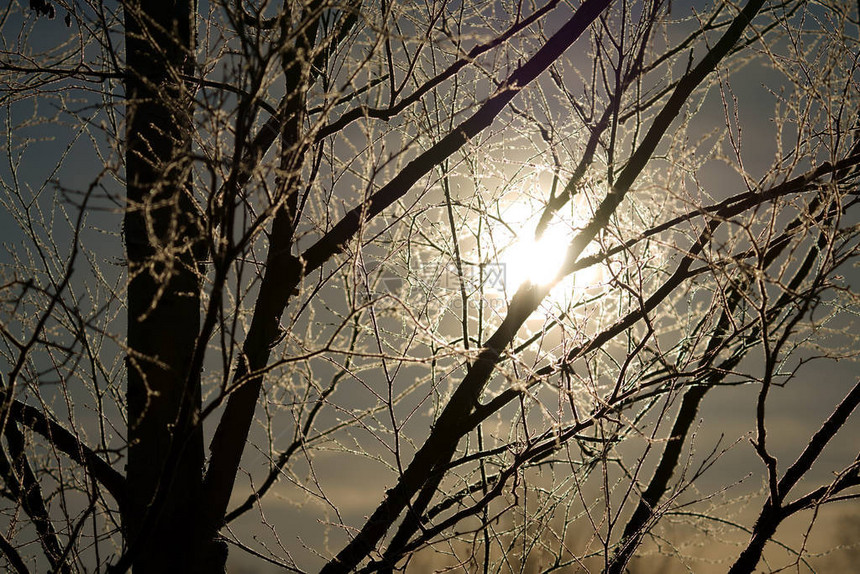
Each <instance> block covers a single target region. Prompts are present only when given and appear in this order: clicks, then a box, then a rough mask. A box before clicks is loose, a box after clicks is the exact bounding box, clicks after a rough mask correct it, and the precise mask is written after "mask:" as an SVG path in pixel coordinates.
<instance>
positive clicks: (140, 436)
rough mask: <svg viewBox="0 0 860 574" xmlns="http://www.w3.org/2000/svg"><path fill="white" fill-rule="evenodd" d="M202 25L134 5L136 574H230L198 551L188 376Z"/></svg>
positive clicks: (131, 340)
mask: <svg viewBox="0 0 860 574" xmlns="http://www.w3.org/2000/svg"><path fill="white" fill-rule="evenodd" d="M194 13H195V3H194V2H193V0H177V1H174V2H170V3H151V2H145V1H142V0H133V1H132V2H129V3H127V4H125V20H126V37H125V40H126V48H127V69H126V84H125V85H126V98H127V102H128V103H127V108H126V185H127V206H126V212H125V221H124V231H125V246H126V253H127V258H128V273H129V284H128V356H127V370H128V388H127V405H128V443H129V451H128V465H127V468H126V471H127V484H128V506H127V508H126V511H125V513H124V516H123V521H124V525H123V526H124V534H125V541H126V549H125V553H126V554H127V557H126V559H127V561H130V562H131V564H132V565H133V570H134V572H135V573H146V572H180V571H181V572H197V571H204V570H205V571H207V572H213V571H218V569H219V568H220V569H221V570H223V558H220V557H218V558H216V559H215V560H214V565H213V564H212V563H210V560H208V559H204V558H203V557H202V556H201V555H200V553H201V551H200V550H198V549H197V545H195V544H194V541H192V540H190V539H189V534H190V533H192V532H194V517H195V516H196V514H197V513H196V509H197V504H198V501H197V498H196V495H197V494H198V493H199V492H200V489H201V488H200V487H201V484H202V469H203V437H202V430H201V428H200V426H199V424H198V422H199V421H198V420H197V419H198V415H199V412H200V373H199V372H194V373H192V372H188V369H189V365H190V364H191V361H190V359H191V354H192V353H193V350H194V346H195V342H196V339H197V336H198V330H199V325H200V281H199V271H198V269H197V265H198V261H199V257H200V253H199V250H200V248H201V246H202V240H201V233H200V229H199V226H198V221H197V216H196V211H195V207H194V204H193V202H192V201H191V197H190V193H191V190H190V185H191V170H190V167H191V158H190V151H191V119H192V118H191V115H192V112H191V104H192V102H191V98H190V96H189V94H188V92H187V90H186V89H185V86H184V85H183V82H182V80H181V76H180V74H182V73H186V72H188V71H189V70H190V69H191V68H192V66H193V55H194V44H195V33H194V25H195V24H194ZM176 441H180V442H178V443H176V444H174V443H175V442H176ZM211 550H212V549H211V548H210V549H209V550H206V551H202V552H203V554H206V553H211V552H210V551H211ZM215 554H219V553H218V552H215ZM220 554H223V552H222V553H220ZM219 562H220V566H218V565H217V564H218V563H219Z"/></svg>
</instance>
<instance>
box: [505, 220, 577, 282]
mask: <svg viewBox="0 0 860 574" xmlns="http://www.w3.org/2000/svg"><path fill="white" fill-rule="evenodd" d="M569 243H570V235H569V234H567V233H565V232H564V230H563V229H561V228H559V227H558V226H556V227H554V228H552V229H548V230H547V232H545V233H544V234H543V235H542V236H541V238H540V239H535V234H534V229H533V228H532V229H530V230H529V231H527V232H525V233H521V234H520V236H518V237H516V238H515V239H514V241H513V242H512V243H511V244H510V245H509V246H508V247H507V248H506V249H505V250H504V252H503V253H502V255H501V263H502V264H503V265H504V269H505V286H506V287H507V288H508V289H509V290H510V291H514V292H515V291H516V290H517V289H519V288H520V286H521V285H522V284H523V283H525V282H527V281H530V282H531V283H533V284H535V285H547V284H549V283H551V282H552V281H553V280H554V279H555V278H556V275H557V274H558V272H559V270H560V269H561V266H562V264H563V263H564V258H565V253H566V252H567V246H568V244H569Z"/></svg>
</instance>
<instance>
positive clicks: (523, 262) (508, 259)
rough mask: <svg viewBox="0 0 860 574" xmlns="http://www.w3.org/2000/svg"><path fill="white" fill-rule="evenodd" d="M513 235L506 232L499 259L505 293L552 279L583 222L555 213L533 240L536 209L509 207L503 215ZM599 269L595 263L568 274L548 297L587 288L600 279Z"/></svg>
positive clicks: (536, 218) (564, 297) (520, 206)
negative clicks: (538, 235) (502, 270)
mask: <svg viewBox="0 0 860 574" xmlns="http://www.w3.org/2000/svg"><path fill="white" fill-rule="evenodd" d="M504 217H505V220H506V221H507V222H510V228H509V229H513V230H515V231H516V235H513V234H511V233H509V234H508V235H509V237H508V240H507V241H504V242H503V244H504V245H506V247H505V248H504V249H503V250H502V252H501V255H500V257H499V261H500V262H501V263H502V264H504V266H505V288H506V291H507V292H508V293H509V294H513V293H515V292H516V290H517V289H519V288H520V286H521V285H522V284H523V283H525V282H526V281H530V282H532V283H534V284H536V285H546V284H548V283H550V282H551V281H552V280H553V279H555V277H556V275H557V274H558V272H559V270H560V269H561V267H562V265H563V263H564V260H565V255H566V253H567V248H568V246H569V245H570V241H571V240H572V239H573V237H574V236H575V235H576V229H577V228H581V227H582V225H583V224H584V223H585V222H584V221H572V220H571V218H570V217H563V216H561V217H560V216H556V218H555V219H554V221H553V222H552V223H551V224H550V225H549V226H548V228H547V229H546V230H545V231H544V233H543V235H542V236H541V238H540V239H538V240H536V239H535V228H536V227H537V222H538V220H539V218H540V210H532V209H530V208H529V206H528V205H523V204H516V205H514V206H511V207H510V208H509V209H508V210H506V213H505V215H504ZM600 275H601V274H600V271H599V270H598V269H597V268H596V266H594V267H591V268H587V269H583V270H581V271H578V272H577V273H575V274H574V275H573V276H568V277H566V278H565V279H564V280H562V281H561V282H559V284H558V285H557V286H556V287H554V288H553V290H552V293H551V297H552V298H553V299H556V300H557V301H558V299H559V298H562V299H568V298H569V296H570V294H571V291H572V290H573V289H574V288H578V289H580V290H581V289H584V288H585V289H587V288H589V287H593V286H595V285H596V284H597V283H599V282H600V279H601V277H600Z"/></svg>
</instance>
